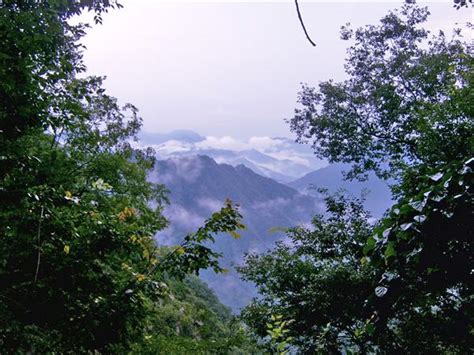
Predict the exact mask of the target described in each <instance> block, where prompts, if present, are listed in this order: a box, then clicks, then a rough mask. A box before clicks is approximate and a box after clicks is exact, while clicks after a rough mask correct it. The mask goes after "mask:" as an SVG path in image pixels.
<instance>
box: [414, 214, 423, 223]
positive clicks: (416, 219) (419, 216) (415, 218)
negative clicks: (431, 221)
mask: <svg viewBox="0 0 474 355" xmlns="http://www.w3.org/2000/svg"><path fill="white" fill-rule="evenodd" d="M413 220H414V221H415V222H418V223H423V222H424V221H426V216H425V215H423V214H420V215H418V216H415V217H413Z"/></svg>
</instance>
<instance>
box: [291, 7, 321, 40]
mask: <svg viewBox="0 0 474 355" xmlns="http://www.w3.org/2000/svg"><path fill="white" fill-rule="evenodd" d="M295 5H296V12H297V13H298V18H299V19H300V23H301V27H303V31H304V34H305V35H306V38H307V39H308V41H309V43H311V44H312V45H313V47H316V43H314V42H313V41H312V40H311V38H310V37H309V35H308V31H306V27H305V26H304V22H303V18H302V17H301V12H300V6H299V5H298V0H295Z"/></svg>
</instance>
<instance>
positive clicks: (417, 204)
mask: <svg viewBox="0 0 474 355" xmlns="http://www.w3.org/2000/svg"><path fill="white" fill-rule="evenodd" d="M425 205H426V200H422V201H413V202H410V206H411V207H413V209H415V210H417V211H418V212H421V211H423V208H424V207H425Z"/></svg>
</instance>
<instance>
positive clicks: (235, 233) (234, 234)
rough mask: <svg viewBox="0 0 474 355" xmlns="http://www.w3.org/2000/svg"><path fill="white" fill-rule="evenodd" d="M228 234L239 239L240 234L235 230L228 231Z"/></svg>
mask: <svg viewBox="0 0 474 355" xmlns="http://www.w3.org/2000/svg"><path fill="white" fill-rule="evenodd" d="M229 234H230V235H231V236H232V238H234V239H240V238H241V235H240V234H239V233H237V232H236V231H229Z"/></svg>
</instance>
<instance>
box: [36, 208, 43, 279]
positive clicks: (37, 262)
mask: <svg viewBox="0 0 474 355" xmlns="http://www.w3.org/2000/svg"><path fill="white" fill-rule="evenodd" d="M43 213H44V206H41V215H40V219H39V223H38V233H37V239H38V258H37V260H36V272H35V283H36V282H37V281H38V274H39V268H40V263H41V222H42V221H43Z"/></svg>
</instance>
